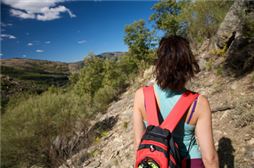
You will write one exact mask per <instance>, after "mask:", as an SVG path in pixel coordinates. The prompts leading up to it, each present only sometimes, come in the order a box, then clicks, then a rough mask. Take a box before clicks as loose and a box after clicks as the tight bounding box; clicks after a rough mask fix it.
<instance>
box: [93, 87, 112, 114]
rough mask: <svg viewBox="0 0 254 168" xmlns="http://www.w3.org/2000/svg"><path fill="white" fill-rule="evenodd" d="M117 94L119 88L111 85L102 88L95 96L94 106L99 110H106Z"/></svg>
mask: <svg viewBox="0 0 254 168" xmlns="http://www.w3.org/2000/svg"><path fill="white" fill-rule="evenodd" d="M116 96H117V90H116V89H114V88H113V87H111V86H104V87H103V88H100V89H99V90H98V91H97V92H96V94H95V96H94V101H93V102H94V106H95V107H96V109H97V110H102V111H103V110H106V108H107V107H108V105H109V103H110V102H111V101H112V100H113V99H114V98H115V97H116Z"/></svg>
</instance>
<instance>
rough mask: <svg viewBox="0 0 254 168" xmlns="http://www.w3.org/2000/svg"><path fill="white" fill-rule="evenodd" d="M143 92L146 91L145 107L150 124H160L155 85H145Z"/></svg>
mask: <svg viewBox="0 0 254 168" xmlns="http://www.w3.org/2000/svg"><path fill="white" fill-rule="evenodd" d="M143 92H144V99H145V109H146V114H147V121H148V125H155V126H159V119H158V111H157V104H156V99H155V95H154V90H153V86H152V85H150V86H144V87H143Z"/></svg>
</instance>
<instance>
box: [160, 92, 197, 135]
mask: <svg viewBox="0 0 254 168" xmlns="http://www.w3.org/2000/svg"><path fill="white" fill-rule="evenodd" d="M198 95H199V94H198V93H193V92H191V91H189V90H187V91H185V92H184V93H183V94H182V95H181V97H180V99H179V100H178V101H177V103H176V105H175V106H174V107H173V109H172V111H171V112H170V113H169V115H168V116H167V118H166V119H165V120H164V121H163V123H162V124H161V125H160V126H161V128H166V129H168V130H170V132H173V130H174V129H175V127H176V125H177V124H178V122H179V121H180V119H181V118H182V117H183V115H184V114H185V112H186V111H187V109H188V108H189V107H190V105H191V103H192V102H193V101H194V100H195V98H196V97H197V96H198Z"/></svg>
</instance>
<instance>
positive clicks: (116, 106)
mask: <svg viewBox="0 0 254 168" xmlns="http://www.w3.org/2000/svg"><path fill="white" fill-rule="evenodd" d="M253 11H254V10H253V4H252V2H251V1H247V2H246V1H241V0H239V1H238V0H237V1H235V3H234V5H233V6H232V7H231V9H230V11H229V12H228V14H227V16H226V17H225V20H224V22H223V23H222V24H221V26H220V28H219V30H218V33H217V35H216V36H215V37H213V38H211V39H208V40H207V41H205V42H204V43H203V45H202V46H200V47H199V49H194V52H195V54H196V56H197V59H198V60H199V64H200V67H201V69H202V70H201V72H200V73H199V74H197V76H196V78H195V79H193V80H192V81H191V82H190V83H188V85H187V88H189V89H191V90H193V91H196V92H199V93H200V94H202V95H205V96H206V97H207V98H208V100H209V102H210V106H211V109H212V112H213V115H212V117H213V134H214V139H215V145H216V148H217V151H218V154H219V158H220V164H221V165H220V167H225V166H227V167H244V168H250V167H254V137H253V135H254V132H253V130H254V99H253V97H254V71H253V67H254V62H253V60H254V59H253V58H254V52H253V35H250V34H248V33H246V31H245V29H246V28H249V29H250V27H248V26H246V24H245V23H246V22H245V21H243V20H244V19H243V18H248V17H250V16H252V15H253ZM242 12H243V13H244V15H240V14H239V13H242ZM153 68H154V67H151V68H150V69H148V70H146V71H145V73H144V74H143V76H141V77H138V78H137V80H136V81H135V83H133V85H131V86H130V87H129V88H128V89H127V91H126V92H125V93H124V94H122V95H121V96H120V98H119V100H118V101H115V102H113V103H111V106H110V107H109V108H108V110H107V112H106V113H104V114H99V115H98V116H97V117H96V118H95V119H94V120H93V121H91V123H90V125H91V129H92V128H94V127H95V126H96V127H100V128H101V131H102V132H100V133H99V135H100V136H98V138H96V141H94V143H93V144H92V145H91V146H90V147H88V148H85V149H83V150H81V151H79V152H78V153H77V154H76V155H73V156H72V157H71V158H69V159H68V160H67V161H66V163H65V164H63V165H62V166H61V168H65V167H85V168H96V167H102V168H114V167H115V168H116V167H121V168H130V167H132V166H133V164H134V151H133V149H134V148H133V138H134V137H133V128H132V124H133V123H132V108H133V98H134V93H135V91H136V90H137V89H138V88H139V87H141V86H144V85H146V84H151V83H153V81H154V75H153V73H152V72H153ZM88 132H89V131H88ZM88 136H89V135H88Z"/></svg>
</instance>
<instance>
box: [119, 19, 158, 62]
mask: <svg viewBox="0 0 254 168" xmlns="http://www.w3.org/2000/svg"><path fill="white" fill-rule="evenodd" d="M125 33H126V34H125V37H124V42H125V44H127V45H128V46H129V51H130V54H131V55H132V56H133V57H134V58H135V61H136V62H137V64H138V62H140V61H144V62H148V63H150V62H151V58H150V57H149V53H150V52H151V49H152V48H153V47H154V45H155V44H154V42H155V37H154V32H151V31H150V30H149V29H148V28H146V27H145V21H144V20H142V19H141V20H139V21H135V22H134V23H132V24H130V25H127V26H126V27H125Z"/></svg>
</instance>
